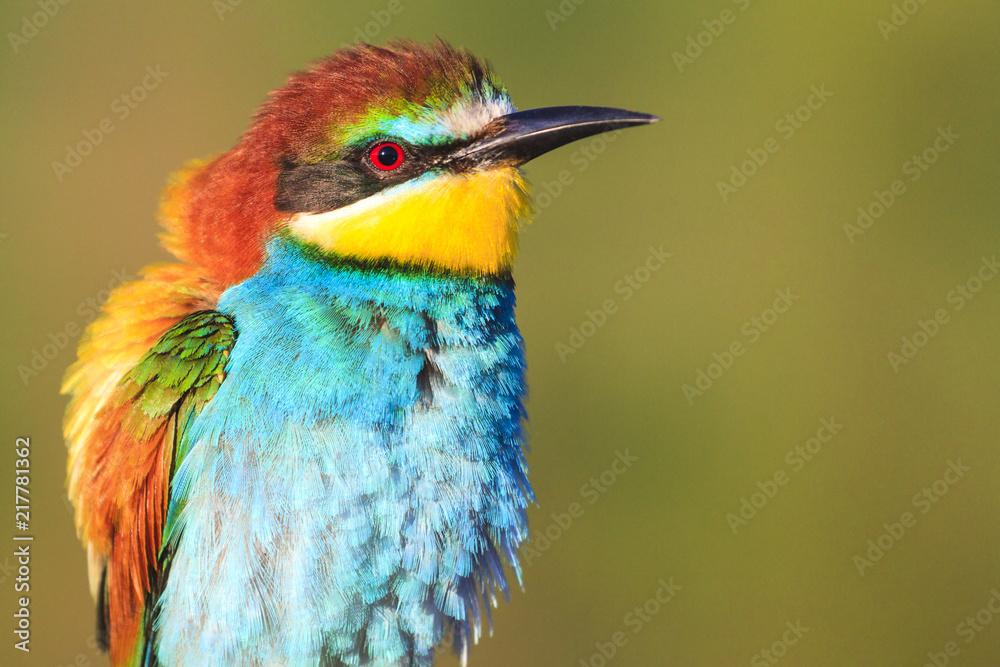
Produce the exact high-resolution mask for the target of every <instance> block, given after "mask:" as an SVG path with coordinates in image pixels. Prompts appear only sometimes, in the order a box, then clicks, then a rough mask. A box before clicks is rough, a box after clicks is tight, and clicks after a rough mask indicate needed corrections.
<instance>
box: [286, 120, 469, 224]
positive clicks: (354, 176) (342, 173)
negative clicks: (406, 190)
mask: <svg viewBox="0 0 1000 667" xmlns="http://www.w3.org/2000/svg"><path fill="white" fill-rule="evenodd" d="M470 141H471V140H457V141H454V142H449V143H448V144H441V145H437V146H411V145H410V144H408V143H405V142H403V141H401V140H399V139H395V138H391V137H381V138H378V139H376V140H369V141H368V142H366V143H364V144H355V145H354V146H352V147H351V148H349V149H348V152H347V153H346V154H342V155H344V157H342V158H341V159H339V160H336V161H332V162H318V163H315V164H306V163H302V162H299V161H297V160H296V159H295V158H294V157H288V158H286V159H284V160H282V161H281V162H279V164H278V177H277V182H276V183H275V194H274V208H275V209H276V210H278V211H280V212H282V213H326V212H327V211H333V210H335V209H338V208H342V207H344V206H349V205H350V204H353V203H355V202H357V201H361V200H362V199H366V198H368V197H371V196H372V195H374V194H377V193H378V192H380V191H381V190H384V189H386V188H388V187H392V186H393V185H396V184H398V183H403V182H404V181H408V180H410V179H412V178H416V177H417V176H420V175H421V174H423V173H425V172H427V171H430V170H431V169H439V168H444V169H451V170H455V171H461V170H462V169H463V167H461V166H460V165H458V164H455V163H451V162H449V158H450V157H451V155H452V154H453V153H454V152H455V151H456V150H458V149H460V148H463V147H464V146H466V145H468V144H469V143H470ZM386 145H392V146H395V147H397V149H398V150H399V151H400V154H399V155H398V156H397V160H399V158H400V157H401V158H402V159H401V160H400V161H399V164H397V165H396V166H395V167H391V168H388V167H386V166H385V164H392V163H391V162H387V163H385V164H383V166H378V165H377V164H376V163H375V160H376V159H377V158H378V155H375V156H373V155H372V152H373V151H374V149H376V148H381V147H384V146H386ZM386 158H387V159H388V155H387V156H386Z"/></svg>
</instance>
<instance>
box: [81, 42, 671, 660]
mask: <svg viewBox="0 0 1000 667" xmlns="http://www.w3.org/2000/svg"><path fill="white" fill-rule="evenodd" d="M656 120H657V118H655V117H654V116H649V115H647V114H640V113H633V112H629V111H623V110H620V109H608V108H598V107H578V106H576V107H553V108H545V109H536V110H533V111H524V112H516V111H515V109H514V106H513V105H512V104H511V101H510V97H509V95H508V93H507V91H506V89H505V88H504V87H503V86H502V85H501V84H500V83H499V81H498V80H497V79H496V77H495V76H494V74H493V73H492V72H491V70H490V69H489V67H488V66H487V65H486V64H485V63H483V62H482V61H480V60H478V59H476V58H475V57H473V56H472V55H471V54H470V53H468V52H467V51H465V50H458V49H454V48H452V47H450V46H448V45H447V44H445V43H443V42H438V43H435V44H433V45H430V46H421V45H417V44H413V43H409V42H400V43H393V44H390V45H389V46H388V47H375V46H369V45H359V46H354V47H351V48H348V49H345V50H342V51H339V52H337V53H335V54H334V55H333V56H331V57H329V58H326V59H323V60H320V61H318V62H316V63H314V64H313V65H312V66H311V67H310V68H309V69H308V70H307V71H304V72H299V73H297V74H293V75H292V76H291V77H290V79H289V81H288V83H287V84H286V85H285V86H284V87H283V88H281V89H279V90H277V91H275V92H274V93H272V95H271V96H270V98H269V99H268V101H267V102H266V103H265V104H264V105H263V106H262V107H261V109H260V110H259V111H258V112H257V114H256V116H255V118H254V121H253V123H252V124H251V126H250V128H249V129H248V130H247V132H246V134H244V135H243V137H242V138H241V139H240V141H239V143H237V145H236V146H235V147H234V148H233V149H231V150H230V151H228V152H226V153H223V154H221V155H219V156H218V157H216V158H214V159H212V160H209V161H207V162H204V163H195V164H192V165H190V166H188V167H187V168H186V169H184V170H183V171H181V172H180V173H179V174H178V175H177V176H176V177H175V178H174V180H173V182H172V183H171V185H170V186H169V188H168V189H167V191H166V194H165V197H164V200H163V205H162V222H163V224H164V226H165V228H166V233H165V234H164V237H163V238H164V243H165V245H166V247H167V248H168V249H169V250H170V251H172V252H173V253H174V254H175V255H176V256H177V257H178V258H179V259H180V260H181V263H176V264H160V265H154V266H151V267H148V268H147V269H145V270H144V271H143V277H142V279H141V280H138V281H135V282H132V283H128V284H126V285H123V286H122V287H120V288H119V289H117V290H115V292H114V293H113V294H112V296H111V298H110V299H109V300H108V302H107V304H106V305H105V308H104V312H103V314H102V315H101V317H100V318H98V319H97V320H96V321H95V322H94V323H93V324H92V325H91V326H90V327H89V328H88V330H87V332H86V335H85V336H84V339H83V341H82V342H81V345H80V350H79V360H78V361H77V362H76V363H75V364H74V365H73V366H72V367H71V368H70V370H69V372H68V373H67V377H66V380H65V385H64V392H65V393H69V394H71V395H72V400H71V403H70V405H69V409H68V412H67V418H66V424H65V432H66V438H67V440H68V445H69V452H70V456H69V490H70V496H71V498H72V499H73V502H74V504H75V507H76V521H77V529H78V531H79V534H80V536H81V539H82V540H83V542H84V543H85V545H86V548H87V555H88V560H89V565H90V581H91V588H92V592H93V594H94V596H95V597H96V600H97V610H98V629H99V637H100V641H101V642H102V644H103V645H104V646H105V647H106V648H109V650H110V653H111V660H112V663H113V664H114V665H132V664H146V665H197V666H209V665H272V664H281V665H320V664H322V665H366V666H371V667H375V666H379V667H383V666H390V665H392V666H403V665H407V666H409V665H414V666H416V665H430V664H431V663H432V662H433V660H434V654H435V650H436V648H437V647H439V646H440V645H441V644H442V643H443V642H444V641H445V640H446V639H447V638H448V637H451V638H453V640H454V646H455V648H456V650H457V651H458V652H459V653H460V654H461V655H462V656H463V659H465V658H466V656H467V654H468V649H469V644H470V642H474V641H476V640H477V639H478V637H479V633H480V627H481V623H482V621H484V620H486V621H487V622H488V617H489V608H490V605H495V604H496V598H497V595H498V594H500V595H503V596H504V597H506V596H507V593H508V583H507V575H506V573H507V572H508V571H512V572H513V573H514V575H515V576H517V578H518V579H519V580H520V571H519V568H518V561H517V549H518V546H519V545H520V544H521V543H522V542H523V541H524V540H525V539H526V538H527V536H528V529H527V520H526V515H525V509H526V507H527V505H528V503H529V502H531V501H532V492H531V488H530V486H529V484H528V480H527V477H526V475H527V467H526V465H525V458H524V451H523V444H524V434H523V430H522V423H523V420H524V419H525V410H524V406H523V400H524V397H525V393H526V386H525V379H524V351H523V342H522V339H521V335H520V333H519V331H518V328H517V325H516V324H515V321H514V283H513V281H512V279H511V265H512V263H513V261H514V257H515V254H516V252H517V229H518V223H519V220H520V219H522V218H524V217H525V216H526V215H528V214H529V212H530V199H529V195H528V191H527V188H526V184H525V182H524V180H523V179H522V175H521V173H520V171H519V169H518V167H519V166H520V165H522V164H524V163H525V162H527V161H528V160H531V159H532V158H534V157H536V156H538V155H541V154H542V153H545V152H546V151H549V150H551V149H554V148H557V147H559V146H561V145H563V144H566V143H568V142H571V141H574V140H576V139H580V138H583V137H587V136H590V135H593V134H596V133H599V132H604V131H609V130H613V129H617V128H622V127H628V126H633V125H640V124H646V123H651V122H654V121H656ZM484 617H486V618H485V619H484Z"/></svg>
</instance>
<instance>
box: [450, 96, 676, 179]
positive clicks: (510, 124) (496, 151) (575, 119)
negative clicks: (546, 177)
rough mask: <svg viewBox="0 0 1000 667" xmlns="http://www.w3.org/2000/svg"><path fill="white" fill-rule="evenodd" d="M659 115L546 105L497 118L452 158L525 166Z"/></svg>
mask: <svg viewBox="0 0 1000 667" xmlns="http://www.w3.org/2000/svg"><path fill="white" fill-rule="evenodd" d="M658 120H660V119H659V118H657V117H656V116H651V115H649V114H647V113H637V112H635V111H626V110H625V109H611V108H608V107H576V106H574V107H546V108H544V109H531V110H529V111H519V112H517V113H512V114H508V115H506V116H501V117H499V118H497V119H495V120H494V121H493V122H492V123H491V126H490V127H489V128H487V133H486V136H484V137H483V138H482V139H479V140H477V141H475V142H473V143H472V144H470V145H468V146H466V147H465V148H463V149H460V150H459V151H458V152H456V153H454V154H453V155H452V156H451V159H452V160H456V161H461V162H466V161H468V162H473V163H475V164H476V165H478V166H484V165H501V164H506V165H513V166H517V165H522V164H524V163H525V162H528V161H529V160H533V159H535V158H536V157H538V156H539V155H542V154H543V153H548V152H549V151H550V150H552V149H554V148H559V147H560V146H563V145H565V144H568V143H570V142H571V141H576V140H577V139H583V138H585V137H589V136H592V135H594V134H600V133H601V132H608V131H610V130H618V129H621V128H624V127H632V126H634V125H648V124H649V123H655V122H657V121H658Z"/></svg>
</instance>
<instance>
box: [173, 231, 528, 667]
mask: <svg viewBox="0 0 1000 667" xmlns="http://www.w3.org/2000/svg"><path fill="white" fill-rule="evenodd" d="M218 310H219V312H220V313H222V314H224V315H226V316H227V317H229V318H231V319H232V320H233V321H234V322H235V323H236V327H237V329H238V330H239V339H238V342H237V343H236V345H235V346H234V347H233V350H232V353H231V355H230V357H229V361H228V364H227V366H226V379H225V382H224V383H223V384H222V386H221V388H220V389H219V391H218V393H217V394H216V396H215V398H214V400H213V401H212V402H211V403H210V404H209V405H208V406H207V407H206V408H205V410H203V411H202V413H201V414H200V415H199V416H198V417H197V419H196V420H195V422H194V424H193V426H192V427H191V428H190V429H189V430H188V432H187V434H186V435H185V437H184V439H183V441H182V443H181V450H180V451H179V452H178V458H179V459H182V460H183V462H182V463H181V464H180V465H179V466H178V468H177V470H176V472H175V478H174V486H173V491H172V493H171V512H170V514H171V517H172V520H171V521H170V528H169V531H168V533H167V545H168V550H170V551H171V556H170V561H169V563H168V564H167V567H168V572H169V576H168V578H167V583H166V587H165V588H164V590H163V593H162V595H161V597H160V600H159V604H158V607H157V611H156V613H155V629H156V634H157V637H158V643H157V646H156V649H155V650H156V654H157V656H158V657H159V659H160V661H162V662H163V663H164V664H199V665H208V664H270V663H273V662H279V663H281V664H288V665H315V664H321V663H323V664H345V665H346V664H370V665H409V664H411V662H409V660H410V659H411V657H412V659H413V662H412V664H414V665H429V664H431V662H432V660H433V655H434V647H435V646H436V645H437V644H438V643H439V642H440V641H441V640H442V638H443V636H444V635H445V633H446V632H448V631H449V630H450V631H452V632H454V633H455V636H456V644H457V645H458V646H459V647H462V646H464V644H465V643H467V642H469V641H471V640H472V639H473V638H474V637H475V636H476V635H477V634H478V632H479V627H480V623H481V621H482V620H483V616H484V615H485V614H488V605H489V604H491V603H492V602H493V601H494V598H495V595H496V593H500V594H502V595H506V594H507V582H506V578H505V576H504V572H503V568H504V566H505V565H506V566H509V567H512V568H514V570H515V571H516V570H517V557H516V549H517V546H518V545H519V544H520V543H521V541H522V540H523V539H524V538H525V537H526V535H527V526H526V519H525V507H526V505H527V503H528V502H529V500H530V498H531V491H530V488H529V486H528V482H527V479H526V467H525V462H524V455H523V449H522V444H523V437H522V419H523V416H524V413H523V409H522V403H521V401H522V399H523V397H524V393H525V385H524V356H523V352H522V341H521V337H520V334H519V333H518V330H517V327H516V325H515V323H514V294H513V284H512V283H511V281H510V280H509V279H495V280H481V279H473V278H460V277H443V276H435V275H431V274H428V273H422V272H406V271H399V270H395V271H393V270H389V269H386V268H365V267H364V266H356V265H352V264H350V263H342V264H340V265H337V264H330V263H328V262H325V261H323V260H319V259H317V258H316V257H315V256H313V255H311V254H310V253H309V252H307V251H305V250H304V249H303V248H302V247H301V246H299V245H297V244H296V243H295V242H293V241H291V240H289V239H279V240H277V241H275V242H274V243H273V244H272V246H271V248H270V251H269V257H268V259H267V261H266V262H265V264H264V266H263V267H262V268H261V270H260V272H259V273H258V275H256V276H254V277H253V278H251V279H250V280H248V281H246V282H244V283H242V284H240V285H238V286H236V287H233V288H230V289H229V290H228V291H226V292H225V293H224V294H223V295H222V297H221V298H220V300H219V306H218ZM192 639H195V641H192Z"/></svg>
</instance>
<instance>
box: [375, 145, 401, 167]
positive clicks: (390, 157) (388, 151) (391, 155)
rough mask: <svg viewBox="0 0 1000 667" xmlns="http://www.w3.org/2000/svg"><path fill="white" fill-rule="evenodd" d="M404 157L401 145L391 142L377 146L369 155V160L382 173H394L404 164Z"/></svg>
mask: <svg viewBox="0 0 1000 667" xmlns="http://www.w3.org/2000/svg"><path fill="white" fill-rule="evenodd" d="M403 157H404V155H403V149H402V148H400V146H399V144H394V143H392V142H391V141H383V142H382V143H380V144H375V146H374V147H373V148H372V149H371V151H369V153H368V158H369V159H370V160H371V161H372V164H373V165H375V168H376V169H381V170H382V171H392V170H393V169H395V168H396V167H398V166H399V165H401V164H403Z"/></svg>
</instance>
